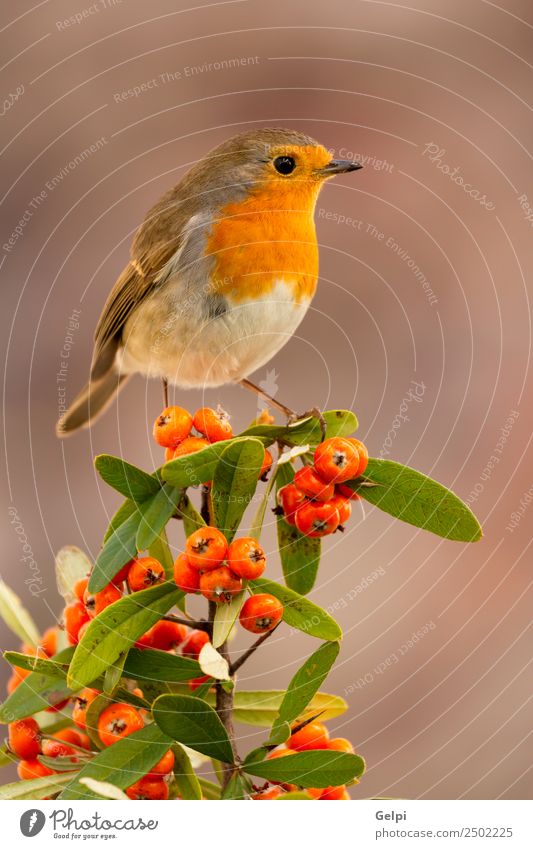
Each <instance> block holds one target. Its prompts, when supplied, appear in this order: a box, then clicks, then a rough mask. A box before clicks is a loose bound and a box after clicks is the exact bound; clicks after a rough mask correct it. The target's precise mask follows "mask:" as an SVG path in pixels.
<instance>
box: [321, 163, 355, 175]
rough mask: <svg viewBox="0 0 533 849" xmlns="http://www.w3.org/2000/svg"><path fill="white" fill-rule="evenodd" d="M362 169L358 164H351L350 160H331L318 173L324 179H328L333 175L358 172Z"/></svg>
mask: <svg viewBox="0 0 533 849" xmlns="http://www.w3.org/2000/svg"><path fill="white" fill-rule="evenodd" d="M362 167H363V166H362V165H361V164H360V163H359V162H353V161H352V160H351V159H332V160H331V162H328V164H327V165H325V166H324V168H321V169H320V173H321V174H323V175H324V177H330V176H333V175H334V174H344V173H346V171H359V169H360V168H362Z"/></svg>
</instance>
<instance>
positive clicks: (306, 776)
mask: <svg viewBox="0 0 533 849" xmlns="http://www.w3.org/2000/svg"><path fill="white" fill-rule="evenodd" d="M243 769H245V770H246V772H249V773H250V774H251V775H256V776H258V777H259V778H266V779H267V781H278V782H281V783H283V784H296V785H297V786H298V787H338V786H339V785H340V784H346V782H347V781H351V780H352V779H353V778H358V777H359V776H360V775H362V774H363V772H364V771H365V762H364V760H363V758H361V757H360V756H359V755H351V754H348V753H347V752H333V751H330V750H327V749H315V750H314V751H312V752H296V754H294V755H291V756H290V757H288V758H272V759H271V760H264V761H255V762H254V761H250V762H249V761H248V759H246V760H245V761H244V764H243Z"/></svg>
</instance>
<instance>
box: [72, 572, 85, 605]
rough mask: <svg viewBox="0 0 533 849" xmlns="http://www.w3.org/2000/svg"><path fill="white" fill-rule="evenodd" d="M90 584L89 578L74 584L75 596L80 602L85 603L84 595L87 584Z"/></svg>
mask: <svg viewBox="0 0 533 849" xmlns="http://www.w3.org/2000/svg"><path fill="white" fill-rule="evenodd" d="M88 583H89V578H80V579H79V581H76V583H75V584H74V588H73V589H74V595H75V596H76V598H77V599H78V600H79V601H83V595H84V593H85V590H86V589H87V584H88Z"/></svg>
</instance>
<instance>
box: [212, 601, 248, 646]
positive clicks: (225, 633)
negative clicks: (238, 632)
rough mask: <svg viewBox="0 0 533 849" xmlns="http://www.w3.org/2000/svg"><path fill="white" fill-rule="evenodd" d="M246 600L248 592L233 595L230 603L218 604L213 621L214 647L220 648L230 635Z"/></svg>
mask: <svg viewBox="0 0 533 849" xmlns="http://www.w3.org/2000/svg"><path fill="white" fill-rule="evenodd" d="M245 600H246V592H245V591H244V590H243V591H242V592H241V593H237V595H235V596H233V598H232V599H231V601H230V603H229V604H218V605H217V609H216V612H215V620H214V623H213V647H214V648H216V649H218V647H219V646H221V645H222V643H225V642H226V640H227V639H228V637H229V634H230V632H231V629H232V628H233V626H234V624H235V622H236V621H237V617H238V615H239V613H240V612H241V610H242V606H243V604H244V602H245Z"/></svg>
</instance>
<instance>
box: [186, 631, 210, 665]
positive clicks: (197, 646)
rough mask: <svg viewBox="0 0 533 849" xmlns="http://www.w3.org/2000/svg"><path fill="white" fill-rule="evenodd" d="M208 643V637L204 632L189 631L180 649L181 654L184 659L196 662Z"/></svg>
mask: <svg viewBox="0 0 533 849" xmlns="http://www.w3.org/2000/svg"><path fill="white" fill-rule="evenodd" d="M208 642H209V637H208V635H207V633H206V631H191V632H190V633H189V635H188V637H187V638H186V639H185V642H184V643H183V645H182V647H181V654H182V655H183V656H184V657H192V659H193V660H198V656H199V654H200V652H201V651H202V649H203V647H204V646H205V644H206V643H208Z"/></svg>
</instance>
